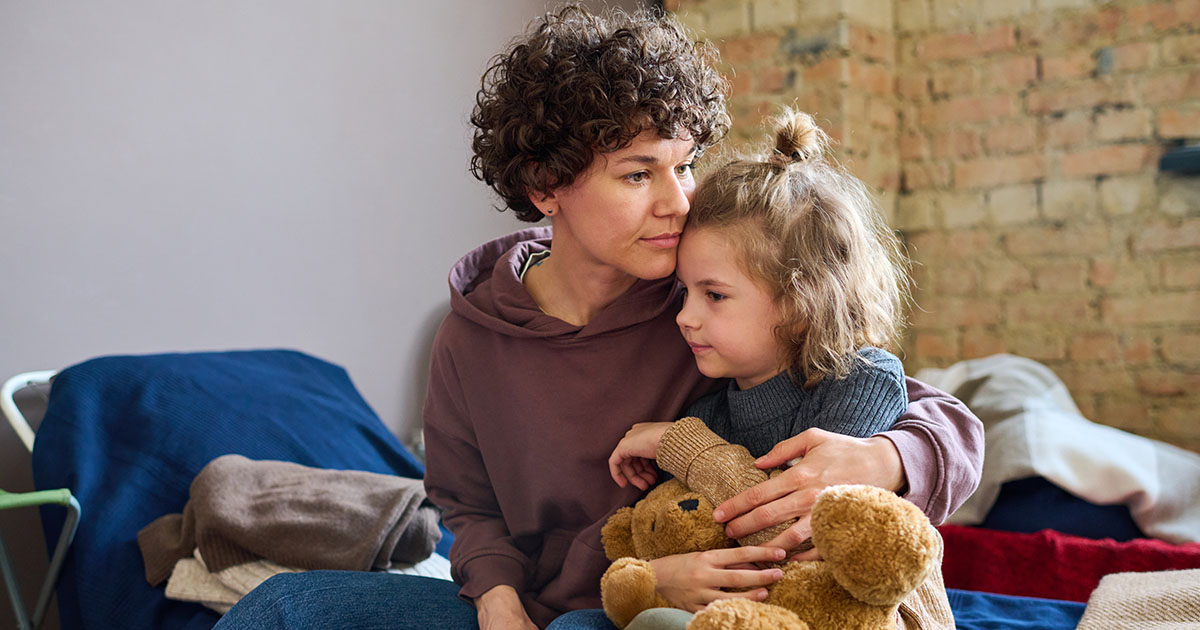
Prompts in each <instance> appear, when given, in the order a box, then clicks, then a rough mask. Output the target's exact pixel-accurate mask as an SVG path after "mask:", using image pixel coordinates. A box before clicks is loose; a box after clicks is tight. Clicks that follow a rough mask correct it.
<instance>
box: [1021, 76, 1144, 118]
mask: <svg viewBox="0 0 1200 630" xmlns="http://www.w3.org/2000/svg"><path fill="white" fill-rule="evenodd" d="M1136 100H1137V91H1136V90H1135V89H1134V88H1133V85H1132V84H1130V83H1128V82H1125V81H1122V82H1114V81H1109V80H1101V79H1088V80H1085V81H1073V82H1071V83H1069V84H1067V85H1065V86H1062V87H1039V88H1034V89H1031V90H1030V91H1029V94H1028V95H1027V96H1026V97H1025V109H1026V110H1027V111H1028V112H1029V113H1031V114H1050V113H1055V112H1065V111H1070V110H1073V109H1087V108H1093V107H1099V106H1101V105H1109V106H1122V107H1124V106H1130V105H1133V104H1134V103H1135V102H1136Z"/></svg>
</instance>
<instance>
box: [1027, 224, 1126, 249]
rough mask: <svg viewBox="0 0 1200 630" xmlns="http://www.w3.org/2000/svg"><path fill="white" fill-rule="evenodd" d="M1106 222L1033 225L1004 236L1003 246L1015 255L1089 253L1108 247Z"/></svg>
mask: <svg viewBox="0 0 1200 630" xmlns="http://www.w3.org/2000/svg"><path fill="white" fill-rule="evenodd" d="M1109 241H1110V234H1109V229H1108V226H1107V225H1095V224H1093V225H1072V226H1070V227H1032V228H1022V229H1015V230H1012V231H1010V232H1009V233H1007V234H1005V235H1004V248H1005V249H1006V250H1007V251H1008V253H1010V254H1012V255H1014V256H1089V255H1095V254H1103V253H1106V252H1107V251H1108V250H1109V246H1110V242H1109Z"/></svg>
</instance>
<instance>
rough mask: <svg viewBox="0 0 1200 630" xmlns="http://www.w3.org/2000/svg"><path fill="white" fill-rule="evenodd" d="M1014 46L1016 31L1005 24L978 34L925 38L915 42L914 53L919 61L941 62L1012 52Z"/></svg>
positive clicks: (965, 33) (964, 33)
mask: <svg viewBox="0 0 1200 630" xmlns="http://www.w3.org/2000/svg"><path fill="white" fill-rule="evenodd" d="M1016 45H1017V34H1016V29H1015V28H1014V27H1013V26H1012V25H1011V24H1005V25H1001V26H997V27H995V28H992V29H989V30H987V31H983V32H980V33H974V32H960V33H951V34H948V35H934V36H931V37H926V38H924V39H921V40H918V41H917V46H916V52H917V59H918V60H920V61H942V60H950V59H970V58H973V57H978V56H981V55H986V54H989V53H996V52H1002V51H1006V50H1012V49H1013V48H1015V47H1016Z"/></svg>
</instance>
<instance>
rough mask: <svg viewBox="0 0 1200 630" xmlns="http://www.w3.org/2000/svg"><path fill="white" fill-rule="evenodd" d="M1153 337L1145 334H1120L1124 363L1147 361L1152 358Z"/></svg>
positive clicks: (1153, 348) (1153, 349)
mask: <svg viewBox="0 0 1200 630" xmlns="http://www.w3.org/2000/svg"><path fill="white" fill-rule="evenodd" d="M1154 351H1155V341H1154V337H1152V336H1150V335H1146V334H1137V333H1133V334H1124V335H1121V353H1122V358H1123V359H1124V360H1125V362H1126V363H1131V364H1137V363H1149V362H1151V361H1153V360H1154Z"/></svg>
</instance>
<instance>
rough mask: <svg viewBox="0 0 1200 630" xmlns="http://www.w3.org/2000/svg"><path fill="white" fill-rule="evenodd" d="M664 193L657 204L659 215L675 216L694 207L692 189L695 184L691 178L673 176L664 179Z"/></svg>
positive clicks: (685, 212) (656, 208)
mask: <svg viewBox="0 0 1200 630" xmlns="http://www.w3.org/2000/svg"><path fill="white" fill-rule="evenodd" d="M663 181H664V182H665V183H664V184H663V190H662V193H661V195H660V197H659V199H658V203H657V204H656V206H655V210H656V212H655V213H656V214H658V215H659V216H675V215H684V214H687V212H688V210H689V209H691V207H692V196H691V193H692V190H693V189H694V188H695V184H693V183H692V182H691V180H680V179H678V178H671V179H669V180H663Z"/></svg>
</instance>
